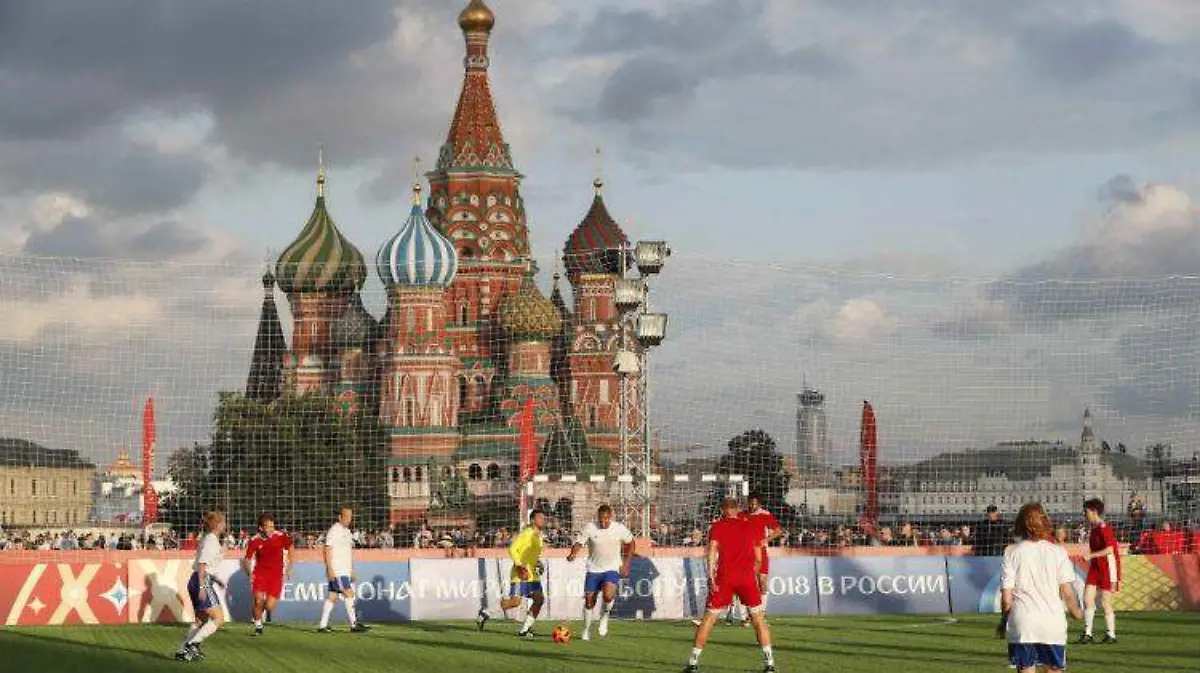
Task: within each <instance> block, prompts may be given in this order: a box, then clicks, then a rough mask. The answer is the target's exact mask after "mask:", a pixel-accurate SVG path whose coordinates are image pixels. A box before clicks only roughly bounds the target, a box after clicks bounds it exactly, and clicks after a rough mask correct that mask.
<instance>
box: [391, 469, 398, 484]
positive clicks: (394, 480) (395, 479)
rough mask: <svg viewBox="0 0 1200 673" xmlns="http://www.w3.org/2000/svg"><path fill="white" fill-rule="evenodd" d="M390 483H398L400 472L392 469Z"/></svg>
mask: <svg viewBox="0 0 1200 673" xmlns="http://www.w3.org/2000/svg"><path fill="white" fill-rule="evenodd" d="M392 483H393V484H399V483H400V470H397V469H392Z"/></svg>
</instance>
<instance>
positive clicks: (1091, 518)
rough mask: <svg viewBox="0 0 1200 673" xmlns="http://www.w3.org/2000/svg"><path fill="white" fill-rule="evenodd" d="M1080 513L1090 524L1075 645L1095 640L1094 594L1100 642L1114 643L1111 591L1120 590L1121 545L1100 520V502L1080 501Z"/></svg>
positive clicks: (1102, 520)
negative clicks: (1100, 620)
mask: <svg viewBox="0 0 1200 673" xmlns="http://www.w3.org/2000/svg"><path fill="white" fill-rule="evenodd" d="M1083 513H1084V516H1086V517H1087V520H1088V523H1089V524H1091V526H1092V533H1091V536H1090V537H1089V538H1088V547H1089V549H1090V550H1091V551H1089V552H1088V553H1087V554H1086V555H1084V557H1083V558H1084V560H1085V561H1087V562H1088V571H1087V581H1086V586H1085V587H1084V590H1083V629H1084V630H1083V635H1082V636H1080V637H1079V641H1078V642H1079V644H1081V645H1089V644H1092V643H1094V642H1096V639H1095V637H1094V636H1093V635H1092V625H1093V623H1094V622H1095V621H1096V596H1097V595H1099V597H1100V607H1101V608H1102V609H1103V610H1104V627H1105V631H1104V640H1101V641H1100V643H1101V644H1102V645H1107V644H1110V643H1115V642H1117V615H1116V613H1115V612H1113V594H1114V593H1116V592H1118V591H1120V590H1121V548H1120V546H1119V545H1118V544H1117V535H1116V533H1114V532H1113V529H1112V526H1110V525H1108V524H1107V523H1106V522H1105V521H1104V501H1102V500H1100V499H1099V498H1092V499H1091V500H1088V501H1087V502H1085V503H1083Z"/></svg>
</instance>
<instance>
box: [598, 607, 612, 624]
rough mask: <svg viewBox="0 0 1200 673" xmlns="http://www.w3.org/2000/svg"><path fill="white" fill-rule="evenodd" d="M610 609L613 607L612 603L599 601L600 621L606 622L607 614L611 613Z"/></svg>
mask: <svg viewBox="0 0 1200 673" xmlns="http://www.w3.org/2000/svg"><path fill="white" fill-rule="evenodd" d="M612 609H613V604H612V603H601V604H600V621H602V622H607V621H608V615H609V614H611V613H612Z"/></svg>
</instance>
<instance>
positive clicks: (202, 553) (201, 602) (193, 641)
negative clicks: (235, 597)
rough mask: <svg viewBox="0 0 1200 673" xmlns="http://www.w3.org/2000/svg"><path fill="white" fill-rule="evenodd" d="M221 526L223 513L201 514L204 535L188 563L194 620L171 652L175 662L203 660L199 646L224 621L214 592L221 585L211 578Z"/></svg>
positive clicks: (218, 561)
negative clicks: (193, 558)
mask: <svg viewBox="0 0 1200 673" xmlns="http://www.w3.org/2000/svg"><path fill="white" fill-rule="evenodd" d="M225 525H226V524H225V515H224V514H222V513H220V512H217V511H211V512H205V514H204V534H203V535H202V536H201V538H200V543H199V544H197V545H196V559H195V561H193V563H192V576H191V578H190V579H188V585H187V588H188V598H190V599H191V602H192V611H193V612H194V613H195V617H194V618H193V620H192V624H191V626H189V627H188V630H187V633H186V634H184V636H183V640H182V641H181V642H180V643H179V649H178V650H177V651H176V652H175V658H176V659H178V660H179V661H197V660H200V659H203V658H204V652H202V651H201V649H200V643H202V642H204V639H205V638H208V637H209V636H211V635H212V634H214V633H216V632H217V629H219V628H221V624H222V623H223V622H224V621H225V608H224V606H223V605H222V604H221V596H220V594H218V593H217V589H216V586H217V585H218V584H221V582H220V580H218V579H217V578H216V577H215V576H214V573H216V571H217V568H218V566H220V565H221V561H222V560H223V558H224V550H223V549H222V547H221V534H222V533H224V532H225Z"/></svg>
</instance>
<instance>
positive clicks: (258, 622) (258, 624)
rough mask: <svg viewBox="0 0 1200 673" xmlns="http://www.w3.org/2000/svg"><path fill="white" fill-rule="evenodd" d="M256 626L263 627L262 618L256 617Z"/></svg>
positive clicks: (257, 627)
mask: <svg viewBox="0 0 1200 673" xmlns="http://www.w3.org/2000/svg"><path fill="white" fill-rule="evenodd" d="M254 628H256V629H261V628H262V619H256V620H254Z"/></svg>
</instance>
